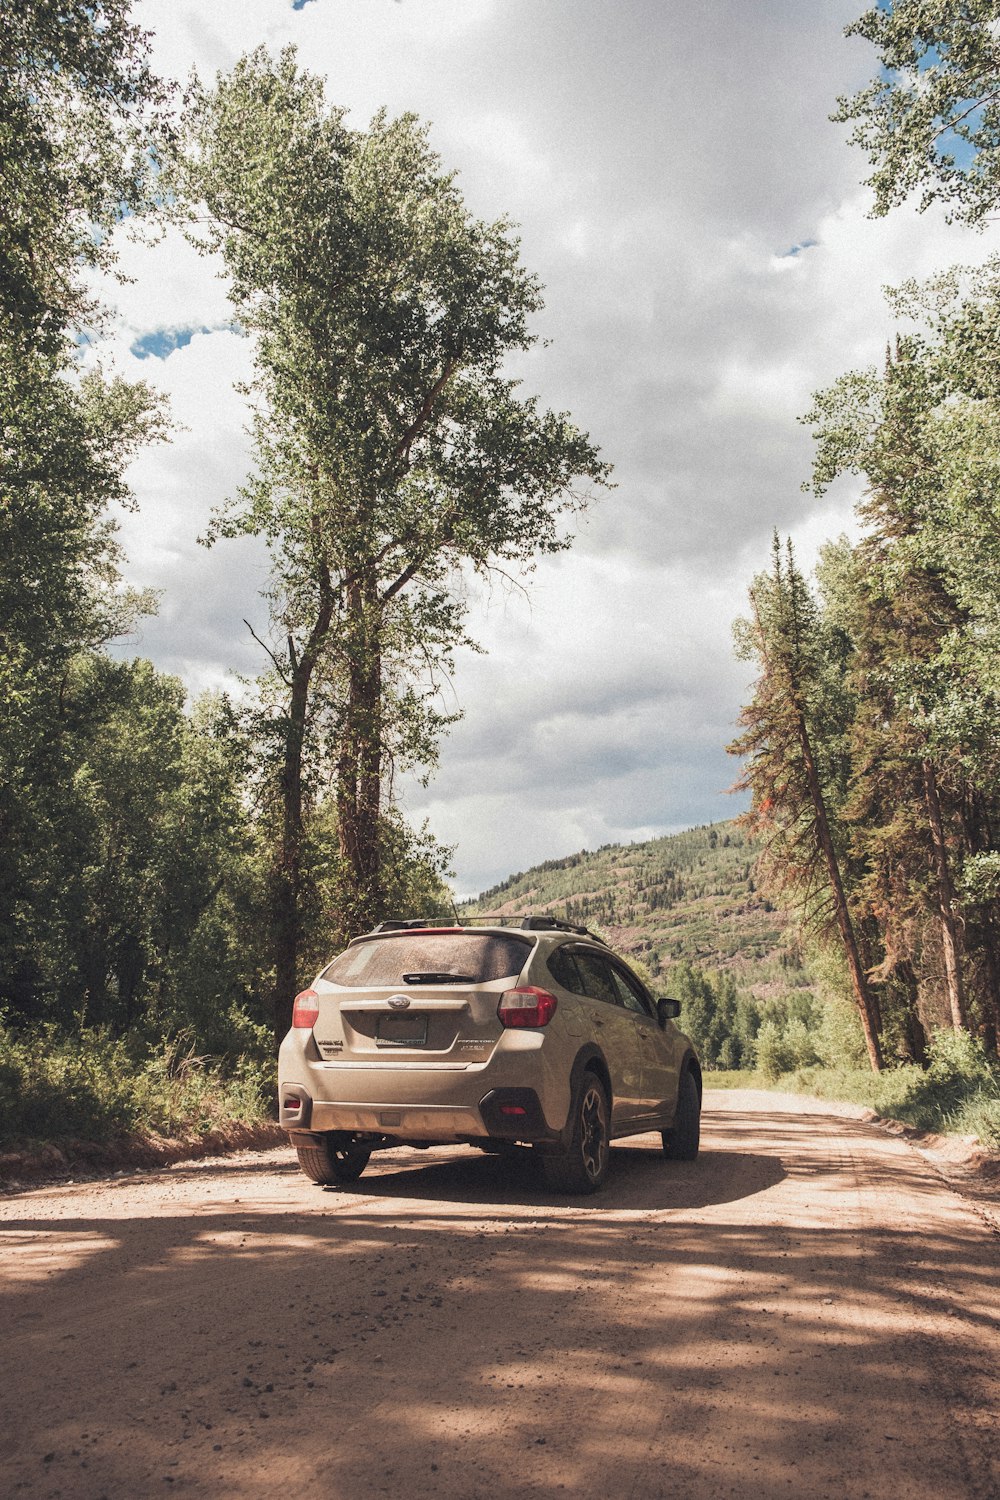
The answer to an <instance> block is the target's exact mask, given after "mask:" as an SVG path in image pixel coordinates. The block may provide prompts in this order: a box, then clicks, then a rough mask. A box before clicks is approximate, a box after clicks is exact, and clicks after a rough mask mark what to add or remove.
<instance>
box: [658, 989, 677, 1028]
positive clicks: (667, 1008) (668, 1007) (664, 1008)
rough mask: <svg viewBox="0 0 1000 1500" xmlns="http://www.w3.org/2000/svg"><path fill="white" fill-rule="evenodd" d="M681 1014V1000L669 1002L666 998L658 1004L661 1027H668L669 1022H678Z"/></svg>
mask: <svg viewBox="0 0 1000 1500" xmlns="http://www.w3.org/2000/svg"><path fill="white" fill-rule="evenodd" d="M680 1013H681V1002H680V1001H679V1000H668V999H667V997H666V996H663V997H662V998H661V999H659V1000H657V1002H656V1014H657V1017H658V1019H659V1022H660V1025H661V1026H666V1024H667V1022H668V1021H676V1020H677V1017H678V1016H679V1015H680Z"/></svg>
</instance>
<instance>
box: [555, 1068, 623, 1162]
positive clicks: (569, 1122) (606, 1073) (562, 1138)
mask: <svg viewBox="0 0 1000 1500" xmlns="http://www.w3.org/2000/svg"><path fill="white" fill-rule="evenodd" d="M588 1071H589V1072H591V1073H596V1074H597V1076H598V1078H599V1079H600V1080H601V1082H602V1083H603V1085H604V1087H605V1090H606V1091H607V1095H608V1117H609V1123H610V1115H611V1106H612V1104H613V1102H614V1091H613V1089H612V1087H611V1069H610V1068H609V1067H608V1063H607V1059H606V1058H605V1056H604V1053H603V1052H602V1051H601V1049H600V1047H598V1046H597V1044H596V1043H595V1042H587V1043H585V1045H584V1046H582V1047H581V1048H580V1050H579V1052H578V1053H577V1054H576V1056H575V1057H574V1059H573V1066H572V1068H571V1069H570V1073H569V1087H570V1108H569V1111H568V1113H567V1115H566V1121H565V1123H564V1125H563V1127H562V1129H561V1130H560V1132H559V1144H560V1145H561V1146H566V1145H567V1144H568V1143H569V1139H570V1136H571V1135H572V1133H573V1101H574V1100H575V1099H576V1097H577V1095H578V1094H579V1092H580V1089H581V1088H582V1086H583V1075H584V1073H586V1072H588Z"/></svg>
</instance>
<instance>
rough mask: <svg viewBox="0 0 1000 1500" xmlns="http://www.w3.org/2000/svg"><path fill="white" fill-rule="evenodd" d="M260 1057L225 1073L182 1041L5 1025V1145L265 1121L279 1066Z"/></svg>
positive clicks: (0, 1032)
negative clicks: (146, 1042) (150, 1042)
mask: <svg viewBox="0 0 1000 1500" xmlns="http://www.w3.org/2000/svg"><path fill="white" fill-rule="evenodd" d="M265 1055H266V1054H265ZM258 1059H259V1060H254V1058H253V1056H251V1055H247V1056H244V1057H241V1058H239V1059H238V1060H237V1061H235V1062H234V1063H232V1064H230V1065H229V1066H228V1067H224V1066H222V1065H221V1064H219V1063H218V1062H214V1063H213V1062H210V1061H208V1060H207V1059H205V1058H202V1057H198V1056H195V1054H194V1051H193V1049H192V1048H191V1047H190V1045H189V1044H185V1043H184V1042H183V1041H174V1042H166V1043H162V1044H159V1045H157V1046H155V1047H152V1048H149V1049H145V1048H142V1047H140V1046H138V1045H137V1044H136V1042H135V1041H134V1039H133V1040H131V1041H126V1040H123V1039H120V1038H119V1039H116V1038H114V1037H112V1036H111V1035H110V1034H109V1033H108V1032H107V1031H104V1030H99V1029H93V1028H83V1029H81V1030H79V1031H74V1032H71V1033H66V1032H64V1031H62V1030H61V1029H60V1028H59V1027H57V1026H56V1025H55V1024H54V1023H40V1024H37V1025H35V1026H32V1027H30V1028H27V1029H21V1028H19V1029H18V1030H16V1031H15V1030H12V1029H11V1028H10V1026H8V1025H6V1024H3V1023H0V1147H4V1148H7V1149H10V1148H11V1147H15V1146H23V1145H25V1144H30V1143H32V1142H35V1141H56V1142H58V1141H71V1140H85V1141H105V1140H109V1139H114V1138H115V1137H119V1136H123V1135H129V1134H133V1133H137V1132H150V1131H152V1132H155V1133H160V1134H163V1135H168V1136H176V1135H190V1134H203V1133H204V1132H205V1131H207V1130H211V1129H213V1128H216V1127H219V1126H221V1125H224V1124H226V1123H227V1122H228V1121H231V1120H239V1121H244V1122H247V1123H257V1122H261V1121H263V1120H265V1119H266V1118H267V1117H268V1105H269V1103H270V1097H271V1095H272V1093H273V1080H272V1076H271V1075H272V1071H273V1065H272V1064H271V1063H270V1062H268V1061H264V1060H263V1059H261V1058H260V1054H259V1053H258Z"/></svg>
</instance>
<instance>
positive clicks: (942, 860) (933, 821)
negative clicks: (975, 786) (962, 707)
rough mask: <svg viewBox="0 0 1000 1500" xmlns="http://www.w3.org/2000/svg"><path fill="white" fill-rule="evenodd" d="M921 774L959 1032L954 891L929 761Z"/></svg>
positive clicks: (961, 996)
mask: <svg viewBox="0 0 1000 1500" xmlns="http://www.w3.org/2000/svg"><path fill="white" fill-rule="evenodd" d="M921 770H922V772H923V779H924V800H925V802H926V804H927V817H928V821H929V823H930V830H931V845H932V847H933V850H934V873H935V876H936V879H937V907H938V919H939V920H940V923H941V951H942V954H943V956H944V979H945V990H946V992H947V995H948V1008H949V1010H950V1012H951V1024H952V1026H953V1027H954V1028H955V1030H956V1031H961V1030H964V1029H965V1027H966V1025H967V1021H966V1014H965V993H964V987H963V984H962V965H961V959H960V956H959V943H958V928H957V924H956V922H955V909H954V890H953V888H952V883H951V870H950V868H949V865H948V850H947V846H946V844H945V839H944V825H943V821H942V818H941V799H940V797H939V796H938V786H937V777H936V776H935V774H934V767H933V765H932V764H931V762H930V761H929V760H924V761H922V762H921Z"/></svg>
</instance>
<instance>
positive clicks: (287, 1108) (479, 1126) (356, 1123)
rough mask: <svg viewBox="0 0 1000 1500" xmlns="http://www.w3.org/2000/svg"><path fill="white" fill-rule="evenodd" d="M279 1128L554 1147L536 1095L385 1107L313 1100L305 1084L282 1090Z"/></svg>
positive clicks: (511, 1093)
mask: <svg viewBox="0 0 1000 1500" xmlns="http://www.w3.org/2000/svg"><path fill="white" fill-rule="evenodd" d="M278 1123H279V1124H280V1125H282V1126H283V1127H284V1128H285V1129H286V1130H287V1131H288V1132H289V1134H290V1135H292V1136H293V1137H294V1134H295V1133H296V1132H308V1133H313V1134H322V1133H323V1132H324V1131H327V1130H344V1131H350V1132H352V1133H361V1134H364V1135H377V1136H387V1137H389V1138H391V1139H392V1140H397V1141H427V1142H446V1141H482V1140H503V1141H527V1142H534V1141H549V1142H551V1141H556V1140H558V1139H559V1132H558V1131H556V1130H553V1129H552V1127H551V1126H550V1125H549V1123H548V1121H547V1120H546V1118H545V1114H544V1111H543V1109H542V1106H541V1102H540V1100H539V1098H538V1095H537V1094H536V1093H535V1091H534V1089H525V1088H499V1089H490V1090H489V1092H488V1093H486V1094H485V1095H484V1096H483V1097H482V1099H481V1100H480V1101H479V1103H478V1105H476V1106H470V1105H456V1104H428V1103H424V1102H420V1103H416V1102H413V1103H406V1104H383V1103H378V1102H362V1101H351V1102H346V1101H337V1102H331V1101H330V1100H325V1099H313V1098H312V1096H311V1095H310V1093H309V1091H308V1089H307V1088H305V1086H304V1085H302V1084H296V1083H293V1084H284V1085H283V1086H282V1088H281V1090H280V1093H279V1099H278Z"/></svg>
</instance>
